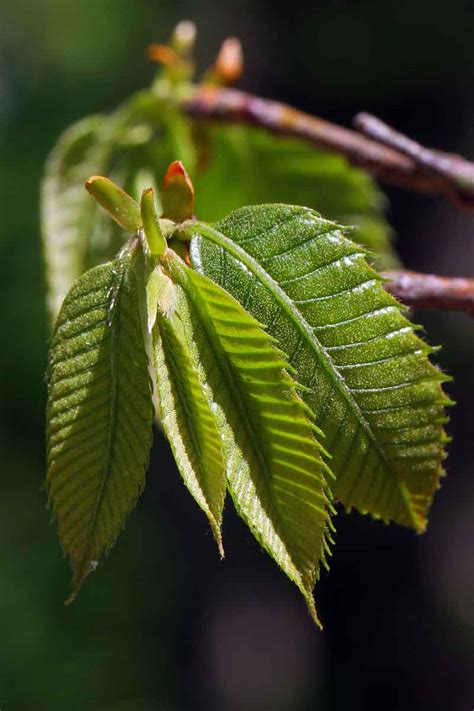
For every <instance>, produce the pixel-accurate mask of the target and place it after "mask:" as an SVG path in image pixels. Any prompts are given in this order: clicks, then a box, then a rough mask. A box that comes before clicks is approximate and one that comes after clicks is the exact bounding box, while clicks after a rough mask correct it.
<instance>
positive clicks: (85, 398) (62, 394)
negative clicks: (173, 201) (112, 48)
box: [47, 250, 153, 600]
mask: <svg viewBox="0 0 474 711" xmlns="http://www.w3.org/2000/svg"><path fill="white" fill-rule="evenodd" d="M132 261H133V254H132V253H131V251H130V250H126V251H124V253H123V254H122V255H121V256H120V257H119V258H118V259H117V260H116V261H115V262H113V263H108V264H104V265H102V266H99V267H95V268H94V269H91V270H90V271H88V272H86V274H84V275H83V276H82V277H81V278H80V279H79V281H78V282H77V283H76V284H75V285H74V286H73V287H72V289H71V290H70V292H69V293H68V295H67V297H66V299H65V301H64V304H63V306H62V309H61V311H60V314H59V317H58V321H57V324H56V328H55V332H54V338H53V344H52V348H51V354H50V363H49V399H48V426H47V436H48V485H49V492H50V502H51V505H52V508H53V511H54V514H55V516H56V518H57V520H58V525H59V536H60V540H61V544H62V546H63V549H64V551H65V553H66V554H67V555H68V556H69V559H70V561H71V564H72V568H73V572H74V579H73V584H72V592H71V596H70V598H69V599H70V600H72V599H73V598H74V597H75V595H76V593H77V590H78V588H79V586H80V585H81V583H82V581H83V580H84V578H85V577H86V576H87V575H88V574H89V573H90V572H91V571H92V570H94V569H95V567H96V564H97V561H98V560H99V558H100V556H101V555H102V554H103V553H104V552H105V551H106V550H107V549H108V548H110V547H111V546H112V545H113V543H114V542H115V539H116V538H117V535H118V533H119V532H120V530H121V528H122V527H123V525H124V523H125V520H126V518H127V516H128V514H129V512H130V511H131V509H132V508H133V507H134V505H135V502H136V500H137V498H138V496H139V494H140V492H141V490H142V488H143V485H144V476H145V469H146V466H147V463H148V456H149V448H150V444H151V434H152V421H153V408H152V402H151V381H150V377H149V372H148V361H147V357H146V353H145V347H144V343H143V338H142V332H141V325H140V314H139V304H138V284H137V280H136V276H135V271H134V270H133V268H132Z"/></svg>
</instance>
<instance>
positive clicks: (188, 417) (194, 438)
mask: <svg viewBox="0 0 474 711" xmlns="http://www.w3.org/2000/svg"><path fill="white" fill-rule="evenodd" d="M164 318H166V317H164ZM158 321H159V328H160V337H161V342H162V347H163V354H164V356H165V358H167V359H168V360H169V362H170V365H171V368H172V370H173V372H174V374H175V375H176V374H177V373H179V367H178V365H177V363H176V359H175V357H174V354H173V349H172V348H170V347H169V343H166V345H165V341H166V338H167V336H165V337H163V330H162V329H163V328H164V329H165V328H166V326H164V327H163V325H162V324H161V319H158ZM170 328H172V326H170ZM176 338H179V336H177V335H176ZM180 346H181V347H182V348H183V349H184V350H185V349H186V346H185V345H184V344H183V343H182V342H180ZM188 365H190V364H188ZM190 367H192V366H190ZM173 383H174V386H175V387H176V392H177V393H178V398H179V403H180V406H181V408H182V409H183V411H184V415H185V421H186V422H187V423H188V432H189V436H190V439H191V444H192V447H193V449H194V453H195V456H196V459H197V462H198V467H199V470H200V473H201V476H202V473H203V471H206V469H207V465H206V463H205V462H204V460H203V452H202V450H201V447H200V446H199V436H198V435H197V433H196V429H195V426H194V417H193V414H192V412H191V410H190V408H189V404H188V398H187V396H186V392H185V390H184V388H183V386H182V383H181V380H180V378H179V377H178V378H176V379H174V380H173ZM196 483H197V485H198V486H199V489H200V490H201V495H202V497H203V499H204V503H205V505H206V513H208V514H209V515H210V516H212V518H213V519H214V521H215V522H216V523H217V520H216V517H215V515H214V512H213V511H212V510H211V508H210V506H209V504H208V503H207V497H208V495H209V494H210V493H211V495H212V492H209V491H207V490H206V491H205V490H204V488H203V485H202V483H201V481H199V479H198V478H197V477H196Z"/></svg>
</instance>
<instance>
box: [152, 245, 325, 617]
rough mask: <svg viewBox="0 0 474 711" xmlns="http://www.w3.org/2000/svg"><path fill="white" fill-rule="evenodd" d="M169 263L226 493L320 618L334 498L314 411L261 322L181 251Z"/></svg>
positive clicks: (179, 313) (178, 313) (313, 614)
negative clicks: (218, 447)
mask: <svg viewBox="0 0 474 711" xmlns="http://www.w3.org/2000/svg"><path fill="white" fill-rule="evenodd" d="M168 267H169V271H170V274H171V276H172V278H173V279H174V280H175V281H176V282H177V283H178V284H179V286H181V287H182V291H180V293H179V297H178V302H177V307H176V314H177V316H178V317H179V318H180V320H181V323H182V325H183V330H184V333H185V334H186V338H187V345H188V348H189V349H190V351H191V352H193V353H194V356H193V358H194V360H195V362H196V363H199V364H200V368H201V374H200V377H201V381H202V382H203V384H204V389H205V392H206V393H207V395H208V397H209V398H210V401H211V408H212V410H213V412H215V415H216V421H217V423H218V427H219V431H220V436H221V439H222V444H223V448H224V457H225V461H226V467H227V481H228V488H229V492H230V494H231V496H232V498H233V500H234V503H235V506H236V508H237V511H238V512H239V514H240V515H241V516H242V518H243V519H244V520H245V521H246V523H247V524H248V525H249V527H250V529H251V530H252V532H253V533H254V535H255V536H256V538H257V540H258V541H259V542H260V543H261V545H262V546H263V547H264V548H265V549H266V550H267V551H268V552H269V553H270V555H271V556H272V557H273V558H274V559H275V560H276V562H277V563H278V564H279V565H280V567H281V568H282V569H283V570H284V572H285V573H286V574H287V575H288V576H289V578H290V579H291V580H293V581H294V582H295V583H296V585H297V586H298V588H299V589H300V591H301V592H302V594H303V595H304V597H305V599H306V602H307V605H308V607H309V610H310V612H311V614H312V616H313V618H314V619H315V621H317V617H316V611H315V608H314V601H313V597H312V589H313V587H314V584H315V582H316V580H317V578H318V575H319V563H320V562H321V561H323V562H324V560H325V550H326V549H327V548H328V543H327V540H326V539H327V538H328V537H329V532H328V529H329V527H330V521H329V513H328V510H329V508H330V503H329V501H328V496H329V493H328V486H327V484H326V480H325V477H326V476H328V471H329V470H328V469H327V466H326V465H325V463H324V461H323V458H322V450H321V447H320V445H319V444H318V442H317V440H316V438H315V437H316V435H317V434H318V433H317V431H316V429H315V428H314V425H313V423H312V416H311V414H310V413H309V411H308V409H307V408H306V406H305V405H304V404H303V401H302V400H301V399H300V397H299V396H298V395H297V393H296V390H295V387H294V385H295V384H294V381H293V379H292V378H291V376H290V375H289V374H288V372H287V370H286V366H287V364H286V361H285V359H284V357H283V355H282V354H281V353H280V352H279V351H278V350H277V349H276V347H275V345H274V343H273V340H272V339H271V338H270V337H269V336H268V335H267V334H266V333H265V331H263V330H262V328H261V326H260V324H258V323H257V322H256V321H255V320H254V319H253V318H252V317H251V316H250V315H249V314H247V313H246V312H245V311H244V310H243V309H242V308H241V306H240V305H239V304H238V302H237V301H235V300H234V299H233V298H232V297H231V296H229V295H228V294H227V293H226V292H225V291H223V290H222V289H220V288H219V287H218V286H216V285H215V284H213V283H212V282H211V281H210V280H208V279H206V278H205V277H203V276H201V275H200V274H198V273H196V272H193V271H192V270H189V269H187V268H186V267H185V266H184V264H183V263H182V262H181V261H180V260H178V258H177V257H176V256H175V257H174V259H172V260H171V264H168V265H166V267H165V268H167V269H168ZM318 624H319V623H318Z"/></svg>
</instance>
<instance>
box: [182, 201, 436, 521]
mask: <svg viewBox="0 0 474 711" xmlns="http://www.w3.org/2000/svg"><path fill="white" fill-rule="evenodd" d="M186 229H187V230H188V233H189V235H194V237H193V239H192V241H191V248H190V256H191V262H192V264H193V266H194V267H195V269H197V270H198V271H199V272H201V273H203V274H205V275H207V276H208V277H210V278H211V279H212V280H213V281H214V282H215V283H216V284H219V285H220V286H222V287H223V288H224V289H226V290H227V291H228V292H229V293H230V294H232V295H233V296H234V297H235V298H236V299H237V300H238V301H240V303H241V304H242V306H243V307H244V308H245V309H247V310H248V311H249V312H250V313H251V314H252V315H253V316H254V317H255V318H256V319H257V320H258V321H260V322H261V323H263V324H265V325H266V327H267V329H268V332H269V333H270V334H272V335H273V336H274V337H275V339H276V341H277V342H278V344H279V347H280V348H281V350H283V351H284V352H285V353H286V354H287V356H288V360H289V363H290V364H291V366H292V367H293V368H294V369H295V371H296V373H297V379H298V380H299V382H300V383H301V384H302V385H303V386H305V387H306V388H308V391H306V392H305V393H304V394H303V397H304V399H305V401H306V403H307V404H308V405H309V407H310V408H311V409H312V410H313V412H314V413H315V417H316V419H315V422H316V424H317V426H318V427H319V428H320V429H321V430H322V431H323V432H324V433H325V435H326V439H325V442H324V444H325V448H326V449H327V450H328V452H329V453H330V454H331V456H332V459H331V469H332V471H333V473H334V474H335V476H336V481H335V483H334V493H335V495H336V497H337V498H338V499H340V500H341V501H342V503H343V504H344V506H345V507H346V508H347V509H350V508H351V507H355V508H356V509H357V510H359V511H360V512H362V513H370V514H372V515H373V516H374V517H376V518H382V519H383V520H385V521H395V522H397V523H400V524H402V525H405V526H409V527H412V528H414V529H415V530H417V531H423V530H424V528H425V526H426V518H427V513H428V510H429V507H430V504H431V502H432V498H433V495H434V492H435V490H436V489H437V488H438V486H439V478H440V476H441V474H442V460H443V459H444V456H445V455H444V444H445V442H446V439H447V438H446V436H445V434H444V430H443V424H444V423H445V421H446V417H445V410H444V408H445V406H446V405H447V404H448V403H449V400H448V399H447V398H446V397H445V395H444V394H443V391H442V388H441V382H442V381H443V380H446V379H447V378H446V377H445V376H443V375H442V374H441V373H440V372H439V370H438V369H437V368H436V367H435V366H434V365H433V364H431V363H430V361H429V359H428V354H429V353H430V352H431V351H432V350H433V349H431V348H430V347H429V346H428V345H426V344H425V343H424V342H423V341H422V340H421V339H420V338H418V337H417V336H416V335H415V333H414V328H413V326H412V325H411V324H410V323H409V321H407V319H406V318H405V316H404V315H403V310H402V308H401V306H400V304H399V303H398V302H397V301H396V300H395V299H394V298H393V297H391V296H390V295H389V294H388V293H387V292H386V291H385V290H384V288H383V286H382V279H381V277H380V276H379V275H378V274H377V273H376V272H375V271H374V270H373V269H372V268H371V267H369V265H368V264H367V262H366V260H365V255H364V253H363V251H362V250H361V248H360V246H358V245H356V244H354V243H353V242H351V241H349V240H348V239H346V238H345V237H344V236H343V234H342V232H341V230H340V229H339V228H338V226H337V225H335V224H334V223H331V222H328V221H326V220H323V219H322V218H320V217H319V215H318V214H317V213H315V212H313V211H312V210H310V209H306V208H300V207H292V206H288V205H262V206H257V207H250V208H243V209H240V210H237V211H235V212H234V213H232V214H231V215H230V216H229V217H228V218H227V219H225V220H223V221H221V222H219V223H217V224H215V225H214V226H206V225H204V224H202V223H201V224H200V223H194V224H193V223H187V227H186Z"/></svg>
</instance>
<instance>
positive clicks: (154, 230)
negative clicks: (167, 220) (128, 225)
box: [140, 188, 168, 257]
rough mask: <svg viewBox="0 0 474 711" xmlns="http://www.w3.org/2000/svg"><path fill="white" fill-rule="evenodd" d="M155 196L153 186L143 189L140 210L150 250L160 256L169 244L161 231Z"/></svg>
mask: <svg viewBox="0 0 474 711" xmlns="http://www.w3.org/2000/svg"><path fill="white" fill-rule="evenodd" d="M154 196H155V193H154V190H153V188H148V190H144V191H143V194H142V199H141V203H140V212H141V218H142V224H143V229H144V230H145V236H146V239H147V243H148V247H149V248H150V252H151V253H152V254H154V255H155V256H158V257H159V256H160V255H161V254H163V252H164V251H165V249H166V248H167V246H168V245H167V242H166V239H165V237H164V235H163V232H162V231H161V227H160V223H159V220H158V213H157V211H156V207H155V197H154Z"/></svg>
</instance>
